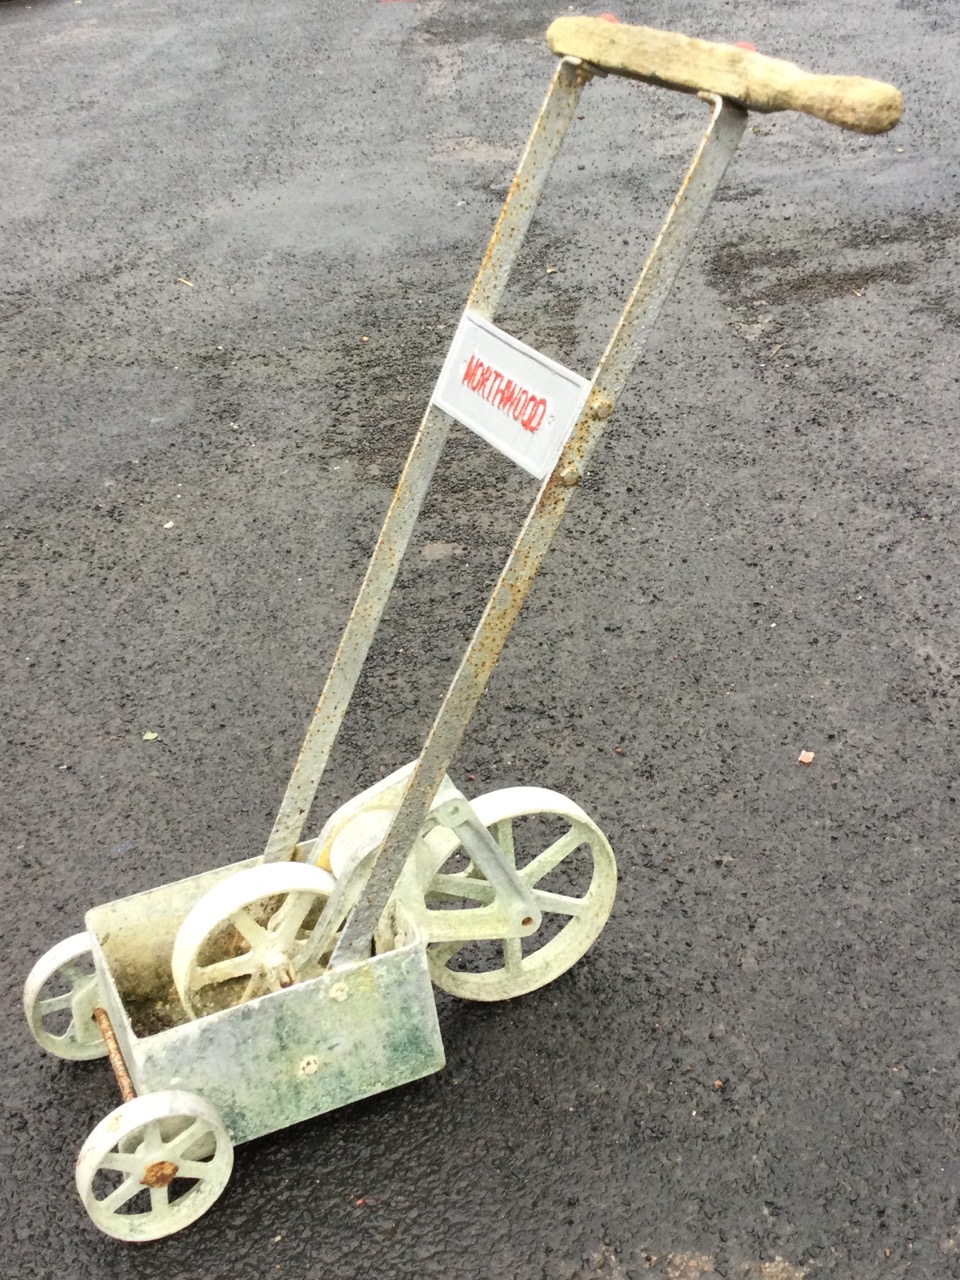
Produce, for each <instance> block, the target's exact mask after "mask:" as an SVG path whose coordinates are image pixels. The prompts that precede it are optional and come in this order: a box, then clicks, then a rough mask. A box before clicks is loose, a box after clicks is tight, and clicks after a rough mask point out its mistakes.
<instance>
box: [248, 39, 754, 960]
mask: <svg viewBox="0 0 960 1280" xmlns="http://www.w3.org/2000/svg"><path fill="white" fill-rule="evenodd" d="M593 73H594V69H593V68H591V67H589V66H587V65H586V64H584V63H581V62H580V61H579V60H578V59H576V58H564V59H563V60H562V61H561V63H560V65H559V66H558V68H557V71H556V74H555V75H554V77H553V81H552V83H551V85H550V89H549V91H548V93H547V96H546V99H545V101H544V103H543V106H542V108H541V110H540V113H539V115H538V116H537V119H536V122H535V124H534V126H533V131H532V133H531V135H530V138H529V141H528V142H527V146H526V149H525V150H524V153H523V156H522V157H521V160H520V164H519V167H518V169H517V172H516V174H515V176H514V179H513V182H512V183H511V185H510V189H509V191H508V193H507V197H506V200H505V201H504V205H503V208H502V209H501V212H500V216H499V218H498V220H497V224H496V226H495V228H494V230H493V234H492V236H491V238H490V243H489V245H488V247H487V251H486V253H485V255H484V258H483V261H482V262H481V265H480V269H479V271H478V273H477V277H476V280H475V281H474V285H473V288H472V290H471V292H470V296H469V298H468V301H467V307H468V308H471V309H472V310H473V311H475V312H478V313H479V314H480V315H482V316H483V317H484V318H485V319H489V320H492V319H493V317H494V314H495V311H496V308H497V306H498V304H499V302H500V299H501V298H502V296H503V292H504V290H505V288H506V285H507V282H508V280H509V276H510V271H511V268H512V267H513V264H514V262H515V260H516V257H517V254H518V253H519V250H520V247H521V245H522V244H523V240H524V236H525V234H526V231H527V229H528V227H529V225H530V221H531V219H532V217H533V213H534V211H535V208H536V204H537V201H538V199H539V196H540V193H541V191H542V190H543V186H544V183H545V181H546V178H547V175H548V173H549V171H550V168H551V166H552V163H553V161H554V159H555V158H556V155H557V152H558V151H559V149H560V144H561V142H562V141H563V138H564V136H565V134H566V131H567V129H568V127H569V125H570V123H571V121H572V119H573V117H574V114H575V112H576V108H577V105H578V103H579V99H580V93H581V91H582V88H583V86H584V84H585V83H586V82H587V81H588V80H589V79H590V77H591V75H592V74H593ZM701 96H703V97H704V99H705V100H706V101H708V102H709V103H710V105H711V108H712V111H711V117H710V122H709V124H708V126H707V129H706V132H705V133H704V135H703V138H702V140H701V142H700V144H699V146H698V148H697V151H696V153H695V155H694V158H693V162H692V164H691V165H690V168H689V169H688V171H687V174H686V176H685V177H684V180H683V182H682V183H681V186H680V190H679V192H678V193H677V196H676V198H675V199H674V201H673V204H672V205H671V208H670V211H669V213H668V214H667V217H666V219H665V221H664V223H663V225H662V227H661V229H660V232H659V234H658V235H657V238H656V240H655V241H654V244H653V247H652V249H651V251H650V253H649V255H648V257H647V260H646V263H645V264H644V267H643V270H642V272H641V274H640V278H639V280H638V281H637V284H636V286H635V287H634V290H633V292H632V294H631V295H630V297H629V299H628V301H627V303H626V306H625V307H624V310H623V313H622V315H621V316H620V319H619V321H618V322H617V325H616V328H615V329H614V332H613V334H612V336H611V338H610V341H609V343H608V345H607V348H606V350H605V351H604V353H603V355H602V357H601V359H600V362H599V364H598V365H597V368H596V371H595V373H594V375H593V379H592V382H591V387H590V392H589V394H588V396H587V400H586V403H585V405H584V408H583V410H582V412H581V414H580V417H579V418H578V420H577V422H576V424H575V425H574V428H573V430H572V432H571V434H570V436H569V438H568V440H567V442H566V444H565V445H564V447H563V449H562V451H561V453H560V456H559V458H558V460H557V463H556V465H555V466H554V468H553V471H552V472H551V474H550V475H549V476H548V477H547V479H546V480H545V481H544V482H543V485H542V486H541V488H540V490H539V492H538V494H537V496H536V499H535V501H534V503H533V506H532V507H531V509H530V511H529V513H528V515H527V517H526V519H525V521H524V524H523V528H522V529H521V531H520V534H519V536H518V538H517V540H516V542H515V544H514V546H513V549H512V550H511V552H510V555H509V557H508V559H507V561H506V564H505V565H504V568H503V570H502V571H501V574H500V577H499V580H498V581H497V583H496V585H495V587H494V589H493V591H492V593H491V595H490V597H489V599H488V601H487V604H486V607H485V609H484V612H483V615H482V617H481V619H480V621H479V623H478V624H477V627H476V630H475V631H474V634H473V637H472V638H471V640H470V643H469V645H468V647H467V650H466V653H465V654H464V657H463V659H462V661H461V663H460V666H459V668H458V670H457V672H456V674H455V675H454V677H453V680H452V682H451V684H450V687H449V688H448V690H447V693H446V695H445V697H444V699H443V702H442V704H441V707H440V710H439V711H438V713H437V716H436V718H435V720H434V722H433V725H432V727H431V729H430V732H429V734H428V736H427V739H426V742H425V743H424V746H423V749H422V751H421V753H420V756H419V759H418V760H417V763H416V765H415V767H414V769H413V771H412V773H411V775H410V778H409V780H408V782H407V786H406V789H405V791H404V794H403V799H402V801H401V803H400V806H399V809H398V810H397V813H396V815H395V817H394V820H393V822H392V824H391V826H390V828H389V830H388V832H387V834H386V836H385V837H384V840H383V843H382V845H381V846H380V849H379V851H378V853H377V856H376V857H375V858H374V859H372V860H371V864H370V868H371V869H370V871H369V875H368V879H367V882H366V884H365V886H364V887H363V890H362V892H361V893H360V896H359V898H358V900H357V902H356V905H355V906H354V908H353V910H352V911H351V913H350V915H349V917H348V919H347V921H346V924H345V926H344V929H343V933H342V934H341V937H340V940H339V942H338V944H337V947H336V950H335V951H334V954H333V957H332V960H331V964H332V965H333V966H334V967H337V966H339V965H343V964H351V963H355V962H357V961H359V960H362V959H364V958H366V957H367V956H369V955H370V948H371V939H372V938H373V936H374V933H375V931H376V928H377V924H378V922H379V920H380V917H381V916H382V914H383V912H384V910H385V909H386V907H387V904H388V902H389V900H390V897H391V894H392V893H393V890H394V887H395V885H396V882H397V879H398V877H399V876H400V873H401V872H402V870H403V867H404V864H405V862H406V860H407V857H408V856H409V852H410V850H411V848H412V847H413V845H414V842H415V840H416V837H417V835H418V833H419V831H420V829H421V827H422V826H423V823H424V820H425V819H426V817H427V814H428V812H429V810H430V806H431V802H432V800H433V798H434V796H435V795H436V793H437V790H438V788H439V787H440V785H441V783H442V781H443V778H444V775H445V774H446V772H447V770H448V768H449V765H450V762H451V760H452V759H453V756H454V754H455V752H456V750H457V748H458V746H459V744H460V741H461V739H462V737H463V734H464V732H465V730H466V728H467V725H468V723H469V721H470V717H471V716H472V714H473V712H474V710H475V708H476V705H477V703H478V702H479V700H480V696H481V694H482V693H483V689H484V687H485V686H486V683H487V680H488V679H489V677H490V673H491V672H492V670H493V667H494V665H495V663H496V661H497V658H498V657H499V654H500V651H501V649H502V648H503V645H504V643H505V642H506V639H507V636H508V635H509V633H510V630H511V628H512V626H513V624H514V622H515V621H516V619H517V616H518V615H519V612H520V608H521V606H522V604H523V600H524V598H525V596H526V594H527V591H528V590H529V588H530V585H531V583H532V581H533V579H534V577H535V576H536V573H537V570H538V569H539V567H540V565H541V563H542V561H543V558H544V556H545V555H546V552H547V550H548V549H549V547H550V544H551V542H552V541H553V537H554V535H555V533H556V531H557V528H558V527H559V524H560V521H561V520H562V518H563V515H564V512H565V511H566V508H567V505H568V503H569V501H570V499H571V497H572V496H573V493H574V490H575V488H576V486H577V484H578V483H579V481H580V479H581V477H582V475H583V472H584V470H585V468H586V466H587V463H588V462H589V459H590V457H591V455H592V453H593V451H594V449H595V448H596V446H597V444H598V443H599V440H600V438H601V436H602V434H603V431H604V429H605V426H606V422H607V419H608V418H609V417H610V414H611V413H612V411H613V407H614V404H615V403H616V400H617V397H618V396H619V395H620V393H621V391H622V390H623V387H624V385H625V383H626V381H627V378H628V377H629V375H630V372H631V370H632V369H633V366H634V364H635V363H636V361H637V358H638V357H639V355H640V352H641V350H642V348H643V345H644V343H645V341H646V338H647V335H648V333H649V331H650V329H651V328H652V327H653V324H654V322H655V321H656V318H657V316H658V314H659V312H660V308H661V307H662V305H663V303H664V301H665V299H666V297H667V295H668V294H669V292H670V289H671V288H672V286H673V283H674V281H675V279H676V277H677V275H678V273H679V270H680V268H681V266H682V265H683V262H684V260H685V259H686V257H687V254H688V252H689V250H690V248H691V246H692V244H693V242H694V239H695V237H696V233H697V230H698V228H699V225H700V223H701V221H702V219H703V217H704V215H705V213H706V211H707V208H708V207H709V205H710V202H711V200H712V199H713V196H714V193H715V192H716V190H717V187H718V186H719V184H720V182H721V180H722V178H723V175H724V172H725V170H726V168H727V165H728V164H729V162H730V160H731V159H732V157H733V154H734V152H735V151H736V148H737V145H738V144H739V142H740V139H741V137H742V135H743V131H744V128H745V127H746V122H747V113H746V111H744V110H743V108H741V107H739V106H735V105H733V104H731V103H728V102H725V101H724V100H723V99H721V98H719V97H717V96H716V95H713V94H710V95H701ZM451 421H452V420H451V419H450V418H449V417H448V416H447V415H446V414H445V413H443V412H442V411H441V410H440V409H438V408H436V406H434V405H431V406H430V407H429V408H428V409H427V411H426V414H425V415H424V418H423V421H422V423H421V425H420V429H419V431H418V432H417V435H416V438H415V439H414V442H413V445H412V447H411V450H410V453H409V455H408V458H407V461H406V464H405V465H404V469H403V472H402V474H401V476H400V480H399V482H398V484H397V488H396V491H395V493H394V496H393V500H392V502H391V504H390V508H389V510H388V512H387V515H386V518H385V520H384V524H383V528H382V529H381V532H380V536H379V538H378V540H377V545H376V547H375V549H374V552H373V556H372V557H371V561H370V565H369V566H368V569H367V573H366V576H365V577H364V581H363V584H362V586H361V588H360V592H359V595H358V597H357V601H356V603H355V605H354V608H353V611H352V613H351V615H350V618H349V620H348V622H347V625H346V628H345V630H344V633H343V637H342V639H341V641H340V646H339V648H338V649H337V653H336V655H335V657H334V661H333V665H332V667H331V670H330V674H329V675H328V677H327V681H326V684H325V685H324V688H323V692H322V693H321V695H320V701H319V703H318V705H317V709H316V712H315V714H314V718H313V720H312V722H311V724H310V726H309V728H308V730H307V734H306V737H305V740H304V743H303V747H302V748H301V751H300V755H299V758H298V760H297V763H296V766H295V767H294V770H293V774H292V776H291V778H290V782H289V784H288V787H287V791H286V793H285V795H284V798H283V801H282V803H281V805H280V810H279V812H278V814H277V819H276V822H275V823H274V827H273V830H272V831H271V834H270V838H269V840H268V842H267V846H266V850H265V852H264V861H268V862H269V861H279V860H282V859H286V858H290V857H291V856H292V855H293V852H294V848H295V846H296V844H297V842H298V840H299V839H300V836H301V834H302V831H303V826H304V823H305V822H306V819H307V816H308V814H309V811H310V806H311V805H312V803H313V799H314V797H315V795H316V791H317V787H318V785H319V782H320V778H321V775H322V773H323V769H324V767H325V765H326V762H327V760H328V758H329V754H330V750H331V748H332V746H333V743H334V740H335V738H336V735H337V731H338V730H339V728H340V724H341V722H342V720H343V716H344V713H345V712H346V708H347V705H348V703H349V700H350V696H351V694H352V693H353V689H354V687H355V685H356V682H357V679H358V677H359V674H360V670H361V668H362V666H363V662H364V660H365V658H366V656H367V653H368V652H369V649H370V645H371V643H372V641H373V637H374V634H375V632H376V629H377V625H378V623H379V621H380V618H381V615H382V613H383V609H384V606H385V604H386V600H387V597H388V596H389V593H390V590H391V588H392V586H393V583H394V581H395V579H396V575H397V571H398V569H399V564H400V560H401V558H402V556H403V553H404V551H405V550H406V547H407V544H408V543H409V541H410V537H411V534H412V532H413V528H414V525H415V523H416V520H417V517H418V515H419V513H420V509H421V507H422V504H423V500H424V497H425V495H426V491H427V488H428V486H429V483H430V480H431V478H432V476H433V473H434V470H435V468H436V465H437V462H438V460H439V456H440V453H441V451H442V449H443V445H444V443H445V442H446V439H447V436H448V434H449V430H450V426H451Z"/></svg>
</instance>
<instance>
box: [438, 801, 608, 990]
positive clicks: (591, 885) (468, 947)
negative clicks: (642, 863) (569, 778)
mask: <svg viewBox="0 0 960 1280" xmlns="http://www.w3.org/2000/svg"><path fill="white" fill-rule="evenodd" d="M471 805H472V806H473V810H474V812H475V813H476V815H477V817H478V818H479V819H480V821H481V822H482V823H483V825H484V826H485V827H486V828H487V830H488V831H489V832H490V834H491V835H492V836H493V838H494V839H495V840H496V842H497V844H498V845H499V847H500V849H501V850H502V852H503V853H504V855H505V856H506V857H507V858H508V859H509V861H510V862H511V863H512V864H513V865H514V866H515V867H516V868H517V871H518V873H519V875H520V879H521V880H523V881H524V883H525V884H527V885H528V886H529V887H530V888H531V889H532V890H533V896H534V898H535V899H536V903H537V906H538V907H539V908H540V910H541V911H542V912H543V921H542V923H541V925H540V928H539V929H538V930H537V931H536V933H533V934H531V935H529V936H528V937H526V938H502V939H498V940H496V941H494V942H438V943H434V944H433V945H431V946H429V947H428V948H427V960H428V963H429V965H430V976H431V978H432V979H433V981H434V983H435V984H436V985H437V986H438V987H439V988H440V989H441V990H442V991H448V992H449V993H450V994H451V995H455V996H460V997H461V998H462V999H465V1000H508V999H510V998H512V997H513V996H521V995H526V993H527V992H529V991H536V990H537V988H538V987H542V986H544V985H545V984H546V983H548V982H552V981H553V979H554V978H558V977H559V976H560V975H561V974H562V973H566V971H567V970H568V969H569V968H570V967H571V965H573V964H575V963H576V962H577V961H578V960H579V959H580V957H581V956H582V955H583V954H584V952H585V951H586V950H587V949H588V948H589V947H590V946H591V944H592V943H593V942H595V941H596V939H597V938H598V936H599V934H600V931H601V930H602V929H603V926H604V925H605V924H606V922H607V918H608V917H609V915H610V911H611V909H612V907H613V900H614V897H615V895H616V891H617V866H616V862H615V860H614V857H613V851H612V849H611V848H610V844H609V842H608V841H607V838H606V836H605V835H604V834H603V832H602V831H601V830H600V828H599V827H598V826H597V825H596V823H595V822H593V821H592V820H591V819H590V818H589V817H588V816H587V815H586V814H585V813H584V811H583V810H582V809H581V808H580V806H579V805H576V804H574V803H573V801H572V800H568V799H567V798H566V796H562V795H560V793H559V792H556V791H548V790H546V789H545V788H543V787H508V788H506V789H504V790H502V791H490V792H488V793H487V794H486V795H483V796H479V797H478V798H477V799H476V800H472V801H471ZM426 840H427V843H428V844H429V845H430V847H431V849H432V850H433V852H434V855H435V858H434V861H435V865H436V874H435V876H434V878H433V880H432V881H431V882H430V883H429V884H428V886H427V889H426V893H425V899H426V903H427V906H428V907H431V908H444V907H446V908H448V909H449V908H453V909H456V908H463V907H476V906H477V905H484V904H486V903H488V902H491V901H493V890H492V887H491V885H490V884H489V882H488V881H487V880H486V879H485V878H484V877H483V876H482V875H481V874H480V873H479V872H478V870H477V869H476V868H475V867H474V866H473V864H472V863H471V862H470V861H469V859H468V858H467V857H466V855H464V853H463V852H462V850H461V848H460V845H459V842H458V840H457V837H456V835H455V834H454V833H453V832H452V831H450V830H449V829H447V828H443V827H436V828H434V829H433V830H432V831H431V832H429V834H428V835H427V836H426Z"/></svg>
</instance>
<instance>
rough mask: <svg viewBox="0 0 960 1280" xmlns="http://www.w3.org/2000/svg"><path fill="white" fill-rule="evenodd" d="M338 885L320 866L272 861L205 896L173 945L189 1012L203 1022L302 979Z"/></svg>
mask: <svg viewBox="0 0 960 1280" xmlns="http://www.w3.org/2000/svg"><path fill="white" fill-rule="evenodd" d="M335 886H336V882H335V881H334V879H333V876H331V875H330V874H329V873H328V872H326V871H322V870H321V869H320V868H319V867H312V866H308V865H305V864H303V863H299V862H271V863H264V864H262V865H261V866H258V867H250V868H248V869H247V870H246V871H238V872H237V873H236V874H235V875H232V876H230V877H229V878H228V879H226V880H224V881H222V882H221V883H220V884H218V885H215V886H214V887H213V888H212V889H210V890H209V891H208V892H207V893H205V894H204V895H203V897H202V898H201V899H200V900H199V902H197V903H195V904H194V906H193V907H192V908H191V909H190V911H189V912H188V913H187V916H186V918H185V919H184V921H183V924H181V926H180V928H179V930H178V931H177V939H176V942H175V943H174V947H173V958H172V965H171V967H172V969H173V980H174V983H175V984H176V988H177V993H178V994H179V996H180V999H181V1001H182V1003H183V1007H184V1009H186V1011H187V1013H188V1014H189V1015H190V1016H191V1017H192V1018H199V1017H203V1016H204V1015H206V1014H210V1013H217V1012H219V1011H220V1010H222V1009H227V1008H230V1007H232V1006H233V1005H237V1004H242V1003H244V1001H247V1000H253V999H255V997H257V996H262V995H266V994H267V992H270V991H279V990H280V988H281V987H289V986H291V985H292V984H293V983H294V982H297V981H299V980H300V979H301V978H302V977H303V976H304V965H305V963H306V961H307V943H308V941H309V937H310V933H311V931H312V929H313V926H314V925H315V924H316V922H317V920H318V918H319V916H320V912H321V911H322V910H323V907H324V905H325V904H326V901H327V899H328V898H329V896H330V894H331V893H332V892H333V890H334V888H335ZM316 959H318V960H319V959H320V957H316Z"/></svg>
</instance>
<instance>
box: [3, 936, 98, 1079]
mask: <svg viewBox="0 0 960 1280" xmlns="http://www.w3.org/2000/svg"><path fill="white" fill-rule="evenodd" d="M99 998H100V989H99V985H98V983H97V975H96V974H95V973H94V970H93V955H92V954H91V950H90V935H89V934H86V933H77V934H74V936H73V937H72V938H65V939H64V941H63V942H58V943H57V945H56V946H55V947H51V948H50V950H49V951H48V952H47V953H46V955H43V956H41V957H40V959H39V960H38V961H37V963H36V964H35V965H34V966H33V968H32V969H31V970H30V976H29V977H28V978H27V981H26V983H25V984H24V988H23V1008H24V1012H25V1013H26V1015H27V1022H28V1023H29V1025H30V1030H31V1031H32V1032H33V1036H34V1039H35V1040H36V1041H37V1044H39V1045H40V1046H41V1047H42V1048H44V1049H46V1051H47V1052H48V1053H53V1054H55V1055H56V1056H57V1057H58V1058H69V1059H72V1060H73V1061H74V1062H78V1061H84V1060H85V1059H89V1058H102V1057H103V1056H104V1054H105V1053H106V1052H107V1050H106V1046H105V1045H104V1043H103V1037H102V1036H101V1035H100V1031H99V1029H98V1027H97V1024H96V1022H94V1020H93V1010H94V1008H95V1007H96V1004H97V1001H98V1000H99Z"/></svg>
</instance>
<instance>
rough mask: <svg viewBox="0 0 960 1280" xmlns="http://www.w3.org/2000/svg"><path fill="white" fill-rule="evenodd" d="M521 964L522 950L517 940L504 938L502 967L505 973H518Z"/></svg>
mask: <svg viewBox="0 0 960 1280" xmlns="http://www.w3.org/2000/svg"><path fill="white" fill-rule="evenodd" d="M522 963H523V950H522V948H521V946H520V939H519V938H504V940H503V967H504V969H506V971H507V973H514V974H515V973H518V972H519V970H520V966H521V964H522Z"/></svg>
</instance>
